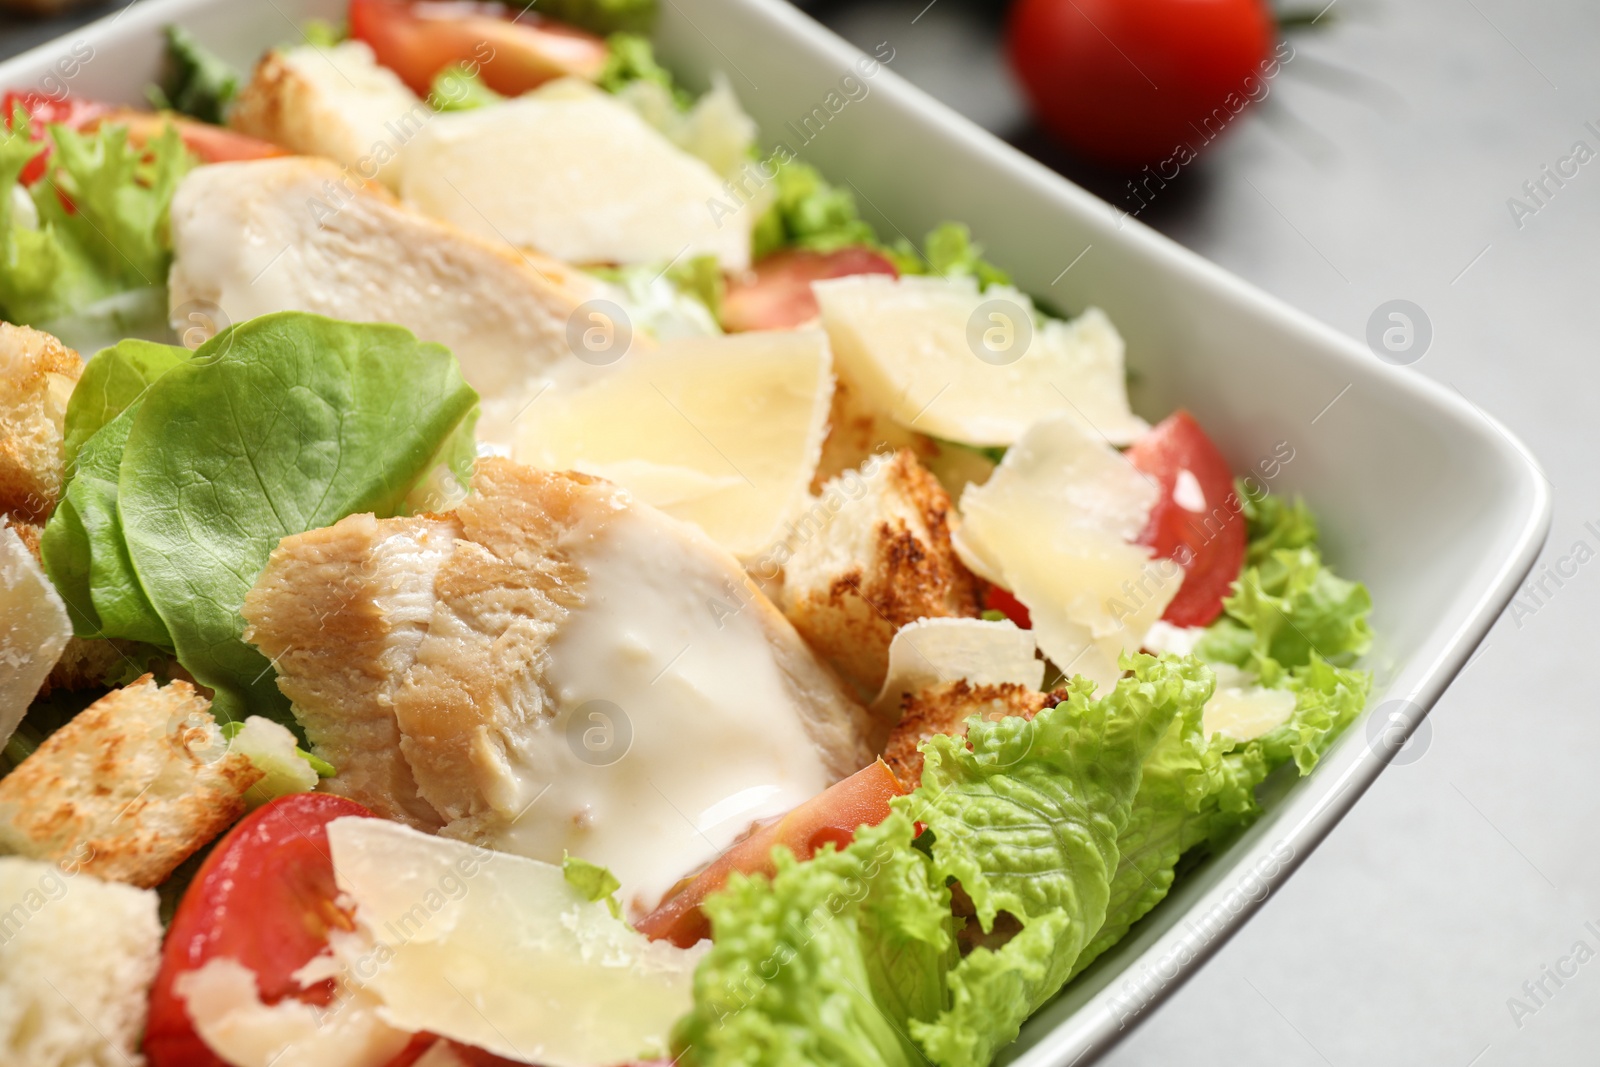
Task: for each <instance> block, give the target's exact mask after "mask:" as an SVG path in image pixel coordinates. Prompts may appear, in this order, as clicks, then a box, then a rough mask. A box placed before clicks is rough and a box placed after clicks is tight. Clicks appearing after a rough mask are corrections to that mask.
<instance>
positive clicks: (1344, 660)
mask: <svg viewBox="0 0 1600 1067" xmlns="http://www.w3.org/2000/svg"><path fill="white" fill-rule="evenodd" d="M1222 604H1223V611H1224V616H1223V618H1221V619H1219V620H1218V621H1217V622H1215V623H1213V624H1212V626H1211V629H1210V630H1209V631H1207V633H1206V635H1205V636H1204V637H1202V638H1201V639H1200V642H1199V643H1198V645H1197V646H1196V648H1195V653H1196V655H1198V656H1199V657H1200V658H1201V659H1203V660H1207V661H1210V662H1214V663H1216V662H1221V663H1232V664H1233V665H1235V666H1237V667H1241V668H1246V669H1249V670H1252V671H1254V672H1255V673H1256V674H1257V675H1259V676H1260V677H1261V678H1262V681H1263V683H1264V684H1267V685H1273V684H1275V680H1276V677H1277V675H1278V673H1279V671H1280V670H1284V669H1291V668H1294V667H1300V666H1304V665H1305V664H1307V663H1310V662H1311V660H1312V657H1313V655H1315V656H1319V657H1321V658H1322V659H1324V660H1327V661H1328V662H1329V663H1333V664H1336V665H1339V666H1348V665H1349V664H1350V663H1353V662H1354V661H1355V660H1356V659H1357V658H1358V657H1360V656H1361V655H1363V654H1364V653H1365V652H1366V651H1367V650H1368V649H1369V648H1370V647H1372V627H1371V625H1370V624H1369V623H1368V622H1367V616H1368V615H1369V614H1371V612H1372V597H1371V596H1370V595H1369V594H1368V593H1367V588H1366V586H1364V585H1362V584H1361V583H1360V582H1350V581H1346V580H1345V579H1343V578H1340V577H1338V576H1337V575H1335V574H1334V573H1333V571H1332V570H1330V569H1329V568H1328V567H1327V566H1326V565H1325V564H1324V563H1323V562H1322V554H1321V553H1320V552H1318V551H1317V549H1316V548H1315V547H1314V546H1313V545H1310V544H1304V545H1301V546H1299V547H1297V548H1274V549H1272V550H1271V551H1270V552H1268V553H1265V555H1264V558H1262V560H1261V562H1260V563H1258V564H1256V565H1253V566H1247V567H1245V569H1244V571H1243V573H1241V574H1240V575H1239V581H1238V584H1237V585H1235V586H1234V590H1233V594H1232V595H1231V596H1229V597H1227V598H1225V599H1224V600H1223V602H1222Z"/></svg>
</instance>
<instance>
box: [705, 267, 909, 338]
mask: <svg viewBox="0 0 1600 1067" xmlns="http://www.w3.org/2000/svg"><path fill="white" fill-rule="evenodd" d="M848 274H887V275H889V276H890V277H891V278H895V277H899V275H900V272H899V271H897V270H895V269H894V264H893V263H890V262H889V261H888V260H887V259H885V258H884V257H883V256H880V255H879V254H878V253H876V252H874V251H873V250H872V249H870V248H841V249H839V250H838V251H836V252H812V251H809V250H807V249H803V248H793V249H786V250H785V251H782V252H774V253H773V254H772V255H770V256H766V257H765V258H763V259H761V260H759V261H757V263H756V264H755V265H754V266H753V267H751V269H750V271H749V272H748V273H747V274H745V275H744V276H742V277H730V278H729V279H728V291H727V294H726V295H725V296H723V298H722V328H723V329H725V330H727V331H728V332H730V333H734V332H737V331H740V330H792V329H794V328H795V327H796V326H799V325H801V324H803V323H807V322H810V321H811V320H812V319H814V318H816V317H817V298H816V297H815V296H813V295H812V293H811V283H812V282H819V281H821V280H822V279H824V278H843V277H844V276H845V275H848Z"/></svg>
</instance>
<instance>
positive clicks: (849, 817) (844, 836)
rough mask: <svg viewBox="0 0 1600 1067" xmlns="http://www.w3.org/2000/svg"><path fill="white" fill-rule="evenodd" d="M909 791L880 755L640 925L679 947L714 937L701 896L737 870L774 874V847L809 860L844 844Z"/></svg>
mask: <svg viewBox="0 0 1600 1067" xmlns="http://www.w3.org/2000/svg"><path fill="white" fill-rule="evenodd" d="M903 793H905V787H904V786H902V785H901V784H900V780H899V779H898V778H896V777H895V776H894V772H893V771H891V770H890V769H889V765H888V764H886V763H884V762H883V761H882V760H878V761H877V762H875V763H873V764H872V765H871V766H869V767H865V768H863V769H862V770H859V771H857V772H856V773H855V774H852V775H851V776H850V777H848V778H846V779H845V780H844V781H842V782H836V783H834V784H833V785H832V786H830V787H829V788H827V789H825V790H823V791H822V792H821V793H819V794H818V795H816V796H814V797H812V798H811V799H810V800H808V801H806V802H805V803H804V804H802V805H800V806H799V807H798V808H795V809H794V810H793V811H791V812H789V814H787V815H785V816H783V818H781V819H779V820H778V821H777V822H774V823H769V824H768V825H766V826H763V827H761V828H760V829H758V830H756V831H755V833H753V834H751V835H750V836H749V837H747V838H745V839H744V840H743V841H740V842H739V843H738V844H736V845H734V846H733V847H731V848H729V849H728V850H727V851H726V852H724V853H723V854H722V855H721V856H720V857H718V858H717V860H716V861H715V862H713V863H712V864H711V866H709V867H707V868H706V869H705V870H704V871H702V872H700V874H698V875H696V876H695V877H694V879H693V880H691V881H690V882H689V884H688V885H687V886H685V887H684V888H683V889H681V890H679V891H678V892H677V893H676V894H675V895H673V896H671V897H669V898H668V899H667V900H666V901H665V902H663V903H662V905H661V906H660V907H658V908H657V909H656V910H655V911H653V912H651V913H650V914H649V915H647V916H645V917H644V919H643V920H641V921H640V922H639V923H638V924H637V927H636V928H637V929H638V931H639V932H640V933H642V934H644V935H645V936H646V937H648V938H650V939H651V940H653V941H660V940H663V939H664V940H667V941H671V942H672V943H673V944H674V945H677V946H678V947H679V948H689V947H690V946H691V945H693V944H695V943H696V942H698V941H700V940H702V939H703V938H707V937H710V936H711V921H710V920H709V919H708V918H706V916H705V913H704V912H703V911H701V910H700V903H701V901H703V900H705V898H706V897H708V896H710V895H711V894H712V893H714V892H716V891H717V890H718V889H721V888H722V887H723V885H725V884H726V883H727V881H728V876H729V875H731V874H733V873H734V872H735V871H739V872H741V873H744V874H755V873H758V872H759V873H761V874H769V875H770V874H772V873H773V869H774V868H773V865H772V848H773V846H774V845H786V846H788V848H789V851H791V852H793V853H794V854H795V857H796V858H798V859H802V860H808V859H810V858H811V857H812V856H814V855H815V854H816V852H817V850H818V849H820V848H822V846H823V845H826V844H830V843H831V844H833V845H834V846H835V847H838V848H843V847H844V846H845V845H848V844H849V843H850V842H851V841H852V840H854V838H855V832H856V829H857V828H858V827H861V826H876V825H878V823H880V822H882V821H883V820H884V819H887V818H888V817H889V801H890V800H892V799H894V798H895V797H897V796H900V795H902V794H903Z"/></svg>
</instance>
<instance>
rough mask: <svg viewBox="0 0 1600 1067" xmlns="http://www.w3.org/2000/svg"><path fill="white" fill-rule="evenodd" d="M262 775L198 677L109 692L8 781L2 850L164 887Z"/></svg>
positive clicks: (1, 794)
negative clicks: (219, 718) (225, 729)
mask: <svg viewBox="0 0 1600 1067" xmlns="http://www.w3.org/2000/svg"><path fill="white" fill-rule="evenodd" d="M260 778H261V772H260V771H259V770H257V769H256V768H255V767H254V766H253V765H252V764H251V763H250V760H249V759H248V758H247V757H245V756H243V755H240V754H238V753H236V752H232V751H230V750H229V748H228V744H227V742H226V741H224V740H223V738H222V731H221V729H219V728H218V726H217V724H216V722H215V720H213V719H212V717H211V712H210V704H209V703H208V702H207V701H206V700H205V699H203V698H202V697H200V696H198V695H197V694H196V693H195V691H194V687H193V686H191V685H189V684H188V683H187V682H173V683H171V684H170V685H167V686H165V687H158V686H157V685H156V683H155V680H154V678H152V677H151V676H150V675H148V674H147V675H145V676H144V677H142V678H140V679H139V680H138V681H136V682H134V683H133V684H132V685H130V686H127V687H126V688H123V689H118V690H116V691H115V692H112V693H108V694H107V695H106V696H104V697H101V698H100V699H99V700H97V701H95V702H94V703H93V704H91V705H90V706H89V707H87V708H85V709H84V710H83V711H82V712H80V713H79V714H78V716H77V717H76V718H74V719H73V720H72V721H71V722H69V723H67V725H65V726H63V727H62V728H61V729H60V730H57V731H56V732H55V733H53V734H51V735H50V736H49V737H48V738H46V739H45V742H44V744H42V745H40V746H39V748H38V749H37V750H36V751H35V752H34V753H33V754H32V755H31V756H29V757H28V758H27V759H25V760H23V761H22V763H21V764H20V765H18V767H17V769H16V770H14V771H12V772H11V773H10V774H9V775H7V776H6V777H5V778H0V847H5V848H7V849H9V850H11V851H13V852H17V853H20V854H22V855H24V856H28V857H31V858H33V859H40V860H55V861H58V862H61V861H64V860H66V859H67V858H69V857H71V858H73V859H74V860H75V861H76V862H78V863H80V864H81V866H82V868H83V869H84V870H85V871H86V872H88V873H90V874H93V875H95V876H97V877H100V878H105V879H109V880H112V881H118V882H128V883H130V884H132V885H137V886H144V887H151V886H156V885H160V884H161V883H162V882H163V881H165V880H166V877H167V875H169V874H171V873H172V871H173V868H175V867H177V866H178V864H180V863H182V862H183V861H184V860H185V859H187V858H188V857H189V856H190V855H191V854H192V853H194V851H195V850H196V849H198V848H199V847H200V846H201V845H204V844H205V843H206V842H207V841H210V840H211V839H212V838H213V837H215V836H217V834H219V833H221V832H222V831H223V830H224V829H225V828H227V826H228V825H229V824H231V823H232V822H234V821H235V820H237V819H238V818H239V817H240V816H241V815H243V814H244V812H245V801H244V795H245V792H246V791H247V790H248V789H249V788H250V787H251V786H252V785H254V784H255V783H256V781H258V780H259V779H260Z"/></svg>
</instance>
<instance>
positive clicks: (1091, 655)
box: [951, 415, 1183, 687]
mask: <svg viewBox="0 0 1600 1067" xmlns="http://www.w3.org/2000/svg"><path fill="white" fill-rule="evenodd" d="M1159 495H1160V493H1159V490H1158V489H1157V488H1156V487H1155V486H1154V485H1152V484H1151V483H1150V482H1149V481H1147V480H1146V479H1145V477H1144V476H1143V475H1142V474H1140V473H1139V472H1138V471H1137V470H1135V469H1134V467H1133V465H1132V464H1130V463H1129V462H1128V461H1127V460H1125V459H1124V458H1123V457H1122V456H1121V455H1119V454H1118V453H1117V451H1116V450H1115V449H1113V448H1112V447H1111V446H1109V445H1108V444H1106V443H1105V441H1104V440H1103V439H1102V438H1100V437H1099V436H1097V435H1096V434H1094V433H1093V431H1090V430H1087V429H1085V428H1084V427H1083V425H1082V424H1081V423H1080V422H1079V421H1078V420H1077V418H1076V417H1074V416H1069V415H1057V416H1053V417H1051V418H1048V419H1045V420H1042V421H1040V422H1038V423H1035V424H1034V425H1033V426H1032V427H1030V428H1029V429H1028V432H1027V433H1026V434H1024V435H1023V436H1022V438H1021V439H1020V440H1019V441H1018V442H1017V443H1016V445H1014V446H1013V447H1012V448H1011V449H1010V450H1009V451H1008V452H1007V453H1006V455H1005V459H1003V460H1002V461H1001V463H1000V466H999V467H998V468H996V469H995V472H994V475H993V476H992V477H991V478H990V479H989V480H988V481H987V482H985V483H984V484H983V485H981V486H980V485H974V486H970V487H968V489H967V490H966V492H964V493H962V494H961V505H960V508H961V516H962V521H961V526H960V527H959V528H958V529H957V530H956V532H955V533H954V535H953V536H952V539H951V540H952V543H953V544H954V546H955V550H956V553H957V554H958V555H959V556H960V557H961V559H962V562H964V563H966V565H967V566H968V567H969V568H971V569H972V570H973V571H975V572H976V573H977V574H979V575H981V576H982V577H984V578H987V579H988V580H989V581H992V582H994V583H996V584H998V585H1001V586H1003V587H1005V588H1007V589H1009V590H1011V592H1012V594H1013V595H1015V596H1016V598H1017V599H1018V600H1020V601H1022V603H1023V604H1024V605H1025V606H1026V607H1027V609H1028V612H1029V614H1030V615H1031V616H1032V617H1033V630H1034V634H1035V636H1036V637H1037V639H1038V641H1039V647H1040V648H1041V649H1042V650H1043V651H1044V653H1045V655H1047V656H1049V657H1050V659H1051V660H1052V661H1053V662H1054V663H1055V665H1056V666H1057V667H1059V668H1060V669H1061V670H1062V671H1064V672H1065V673H1066V674H1067V675H1069V676H1070V675H1073V674H1081V675H1083V676H1084V677H1086V678H1090V679H1092V680H1094V681H1095V682H1097V683H1098V684H1100V685H1101V686H1102V687H1103V686H1107V685H1110V684H1111V683H1113V682H1114V681H1115V680H1116V678H1117V676H1118V675H1119V674H1120V673H1121V672H1120V670H1119V668H1118V667H1117V658H1118V656H1119V655H1120V654H1121V653H1122V652H1124V651H1129V652H1132V651H1137V650H1138V649H1139V647H1140V646H1141V645H1142V643H1143V641H1144V636H1145V632H1146V631H1147V630H1149V628H1150V625H1151V624H1152V623H1154V622H1155V621H1156V620H1157V619H1159V618H1161V613H1162V612H1163V611H1165V610H1166V607H1167V604H1168V603H1169V602H1170V601H1171V600H1172V598H1173V596H1174V595H1176V594H1177V591H1178V586H1179V585H1180V584H1182V580H1183V570H1182V568H1181V567H1179V566H1178V565H1177V564H1176V563H1173V562H1172V561H1170V560H1156V559H1152V558H1151V554H1150V550H1149V549H1148V548H1146V547H1144V546H1143V545H1136V544H1133V543H1131V542H1132V541H1133V539H1134V538H1135V537H1137V536H1138V535H1139V533H1140V532H1141V531H1142V530H1143V529H1144V525H1145V521H1146V519H1147V518H1148V517H1149V514H1150V509H1151V508H1152V507H1154V506H1155V503H1156V500H1157V498H1158V497H1159Z"/></svg>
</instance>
